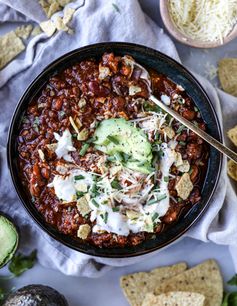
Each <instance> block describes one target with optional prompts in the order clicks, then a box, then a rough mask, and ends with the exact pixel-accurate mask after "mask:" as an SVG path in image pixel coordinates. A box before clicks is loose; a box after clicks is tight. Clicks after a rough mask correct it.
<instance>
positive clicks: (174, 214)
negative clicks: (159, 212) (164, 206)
mask: <svg viewBox="0 0 237 306" xmlns="http://www.w3.org/2000/svg"><path fill="white" fill-rule="evenodd" d="M177 218H178V211H177V210H170V211H168V212H167V214H166V215H165V216H164V217H163V218H162V221H163V222H165V223H166V224H169V223H172V222H174V221H176V220H177Z"/></svg>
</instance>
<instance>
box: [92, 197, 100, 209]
mask: <svg viewBox="0 0 237 306" xmlns="http://www.w3.org/2000/svg"><path fill="white" fill-rule="evenodd" d="M91 203H92V204H93V205H94V206H95V207H99V206H100V205H99V203H98V202H96V200H95V199H92V200H91Z"/></svg>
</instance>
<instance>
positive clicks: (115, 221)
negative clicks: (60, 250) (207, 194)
mask: <svg viewBox="0 0 237 306" xmlns="http://www.w3.org/2000/svg"><path fill="white" fill-rule="evenodd" d="M175 146H176V142H175V141H173V140H172V141H170V142H169V143H168V144H167V143H163V144H161V145H160V148H161V149H162V151H163V156H162V157H161V159H160V164H159V167H160V171H161V173H162V176H161V178H160V180H159V186H158V188H156V190H155V191H151V190H152V188H153V187H154V185H153V182H151V181H150V183H149V184H147V185H145V186H144V188H143V189H142V190H141V192H140V196H139V199H138V198H136V197H134V198H132V197H131V198H130V197H129V195H128V194H126V193H123V192H122V191H121V190H115V189H113V188H112V186H111V181H110V179H109V176H106V175H105V176H103V177H101V179H100V180H99V181H98V182H97V183H96V184H97V187H98V188H99V193H98V194H97V195H96V196H94V195H92V194H91V193H90V192H91V186H92V185H93V184H95V181H94V177H93V174H91V173H88V172H85V171H83V170H80V169H73V170H72V169H71V170H69V171H68V172H67V173H64V174H61V173H59V174H58V175H55V177H54V179H53V181H52V183H50V184H49V185H48V187H53V188H54V191H55V194H56V196H57V197H58V198H59V199H60V200H62V201H63V202H73V201H77V196H76V195H77V191H78V186H79V187H81V186H82V185H84V186H86V191H85V192H87V193H89V194H90V197H89V202H88V205H89V207H90V209H91V213H90V220H91V222H95V225H94V226H93V228H92V230H93V232H97V233H100V232H103V231H106V232H111V233H115V234H118V235H123V236H127V235H129V233H130V232H132V233H138V232H141V231H148V232H152V231H153V226H154V225H153V221H152V216H154V215H156V216H157V217H156V218H158V220H159V218H160V217H162V216H164V215H165V214H166V213H167V211H168V209H169V202H170V197H169V190H168V184H169V180H168V179H167V178H168V177H169V172H170V168H171V166H172V165H173V163H175V161H176V158H177V153H176V152H175V150H174V149H175ZM133 175H134V179H135V173H133ZM149 176H150V175H149ZM77 178H79V180H77ZM150 192H152V193H153V199H154V198H155V199H157V201H155V203H153V204H152V205H150V204H148V202H149V201H147V200H148V199H149V195H150ZM116 198H117V199H119V202H120V205H119V206H117V209H116V210H114V208H113V207H112V206H113V205H112V203H113V201H114V199H116ZM130 200H131V201H130ZM134 200H135V201H134ZM78 201H79V200H78ZM124 205H125V206H126V208H125V207H124ZM134 208H135V210H136V211H137V212H138V217H137V218H135V219H132V218H128V216H127V215H125V214H124V209H125V210H126V209H131V210H133V209H134Z"/></svg>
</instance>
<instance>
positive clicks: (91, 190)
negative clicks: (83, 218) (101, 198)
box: [90, 184, 99, 197]
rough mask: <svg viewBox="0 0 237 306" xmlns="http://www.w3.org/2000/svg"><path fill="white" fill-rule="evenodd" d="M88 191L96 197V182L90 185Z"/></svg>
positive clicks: (97, 193)
mask: <svg viewBox="0 0 237 306" xmlns="http://www.w3.org/2000/svg"><path fill="white" fill-rule="evenodd" d="M90 192H91V195H92V197H96V196H97V195H99V192H98V191H97V186H96V184H93V185H92V186H91V189H90Z"/></svg>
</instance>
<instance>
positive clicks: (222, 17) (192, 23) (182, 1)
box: [168, 0, 237, 43]
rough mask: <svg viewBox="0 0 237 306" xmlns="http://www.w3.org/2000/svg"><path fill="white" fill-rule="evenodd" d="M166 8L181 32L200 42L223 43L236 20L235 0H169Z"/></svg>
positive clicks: (236, 6) (236, 7) (236, 5)
mask: <svg viewBox="0 0 237 306" xmlns="http://www.w3.org/2000/svg"><path fill="white" fill-rule="evenodd" d="M168 9H169V13H170V17H171V20H172V21H173V23H174V24H175V26H176V27H177V29H178V30H179V31H180V32H181V33H182V34H184V35H185V36H187V37H190V38H192V39H193V40H198V41H202V42H215V41H220V42H221V43H223V39H224V38H225V37H226V36H227V35H228V34H229V33H230V32H231V31H232V29H233V28H234V26H235V25H236V22H237V0H188V1H187V0H169V2H168Z"/></svg>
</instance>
